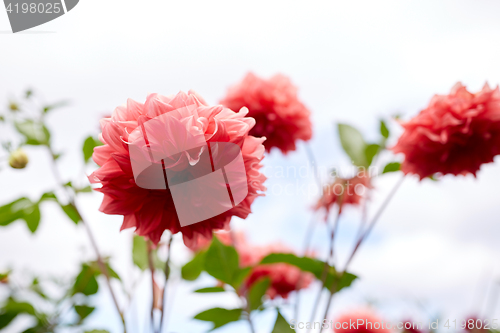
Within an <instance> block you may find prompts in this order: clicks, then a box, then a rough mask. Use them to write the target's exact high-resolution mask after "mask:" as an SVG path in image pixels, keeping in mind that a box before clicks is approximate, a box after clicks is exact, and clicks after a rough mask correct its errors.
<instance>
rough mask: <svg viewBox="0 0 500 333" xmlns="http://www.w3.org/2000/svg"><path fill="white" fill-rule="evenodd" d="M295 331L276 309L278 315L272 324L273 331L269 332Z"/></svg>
mask: <svg viewBox="0 0 500 333" xmlns="http://www.w3.org/2000/svg"><path fill="white" fill-rule="evenodd" d="M290 332H295V330H294V329H293V328H291V325H290V324H289V323H288V322H287V321H286V319H285V317H283V316H282V315H281V313H280V311H279V310H278V316H277V317H276V323H275V324H274V328H273V331H272V332H271V333H290Z"/></svg>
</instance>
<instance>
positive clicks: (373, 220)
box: [344, 176, 405, 272]
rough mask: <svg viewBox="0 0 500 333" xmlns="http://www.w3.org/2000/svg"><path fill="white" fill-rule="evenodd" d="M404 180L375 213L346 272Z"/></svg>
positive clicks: (350, 259) (347, 265)
mask: <svg viewBox="0 0 500 333" xmlns="http://www.w3.org/2000/svg"><path fill="white" fill-rule="evenodd" d="M404 180H405V177H404V176H403V177H401V179H400V180H398V182H397V183H396V185H394V187H393V188H392V190H391V192H389V195H388V196H387V197H386V198H385V200H384V202H383V203H382V205H381V206H380V208H379V209H378V211H377V212H376V213H375V216H374V217H373V219H372V221H371V223H370V225H369V226H368V228H367V229H366V231H365V232H364V234H363V235H362V236H361V237H360V238H359V240H358V242H357V244H356V246H355V247H354V250H353V251H352V253H351V256H350V257H349V259H348V260H347V263H346V264H345V268H344V272H345V271H346V270H347V268H348V267H349V264H350V263H351V261H352V259H353V258H354V255H355V254H356V253H357V251H358V249H359V247H360V246H361V243H363V241H364V240H366V238H368V236H369V235H370V233H371V232H372V230H373V228H374V227H375V225H376V224H377V222H378V219H379V218H380V216H381V215H382V213H383V212H384V210H385V208H386V207H387V205H388V204H389V202H391V199H392V198H393V197H394V195H395V194H396V192H397V191H398V189H399V187H400V186H401V184H403V181H404Z"/></svg>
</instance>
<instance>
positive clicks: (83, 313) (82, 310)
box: [75, 305, 95, 323]
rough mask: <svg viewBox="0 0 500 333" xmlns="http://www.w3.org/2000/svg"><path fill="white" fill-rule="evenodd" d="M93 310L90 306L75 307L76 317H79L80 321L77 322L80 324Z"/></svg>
mask: <svg viewBox="0 0 500 333" xmlns="http://www.w3.org/2000/svg"><path fill="white" fill-rule="evenodd" d="M94 310H95V308H94V307H92V306H88V305H75V311H76V313H77V314H78V317H80V320H79V322H80V323H81V322H82V321H84V320H85V318H87V317H88V316H89V315H90V314H91V313H92V312H93V311H94Z"/></svg>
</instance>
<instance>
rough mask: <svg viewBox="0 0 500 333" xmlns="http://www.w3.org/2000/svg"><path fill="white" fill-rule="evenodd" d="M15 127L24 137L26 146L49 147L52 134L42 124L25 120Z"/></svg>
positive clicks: (15, 124)
mask: <svg viewBox="0 0 500 333" xmlns="http://www.w3.org/2000/svg"><path fill="white" fill-rule="evenodd" d="M14 126H15V127H16V129H17V131H18V132H19V133H21V134H22V135H24V137H25V138H26V144H28V145H34V146H38V145H46V146H48V145H49V142H50V132H49V130H48V129H47V127H45V126H44V125H43V124H42V123H39V122H34V121H33V120H25V121H22V122H15V123H14Z"/></svg>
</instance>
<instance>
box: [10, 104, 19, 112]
mask: <svg viewBox="0 0 500 333" xmlns="http://www.w3.org/2000/svg"><path fill="white" fill-rule="evenodd" d="M9 109H10V111H19V105H18V104H17V103H16V102H10V103H9Z"/></svg>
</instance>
